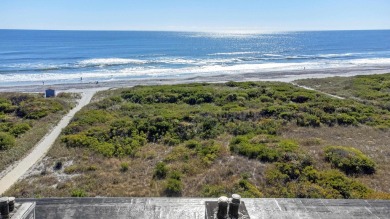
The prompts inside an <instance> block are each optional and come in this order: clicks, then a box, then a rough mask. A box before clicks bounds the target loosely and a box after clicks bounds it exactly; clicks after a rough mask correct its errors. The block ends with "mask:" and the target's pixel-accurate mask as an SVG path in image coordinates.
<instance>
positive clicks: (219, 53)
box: [209, 52, 261, 56]
mask: <svg viewBox="0 0 390 219" xmlns="http://www.w3.org/2000/svg"><path fill="white" fill-rule="evenodd" d="M249 54H261V53H260V52H217V53H212V54H209V55H210V56H219V55H249Z"/></svg>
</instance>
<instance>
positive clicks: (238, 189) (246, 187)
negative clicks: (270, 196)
mask: <svg viewBox="0 0 390 219" xmlns="http://www.w3.org/2000/svg"><path fill="white" fill-rule="evenodd" d="M234 191H235V193H238V194H240V195H241V196H242V197H243V198H260V197H263V194H262V193H261V192H260V190H259V189H258V188H257V187H256V186H255V185H253V184H252V183H250V182H249V181H248V180H247V179H241V180H240V181H239V182H238V184H237V185H236V186H235V188H234Z"/></svg>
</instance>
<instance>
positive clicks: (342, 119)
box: [337, 113, 357, 125]
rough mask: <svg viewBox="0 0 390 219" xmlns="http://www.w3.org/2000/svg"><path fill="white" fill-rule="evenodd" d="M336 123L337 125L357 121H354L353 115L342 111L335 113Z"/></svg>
mask: <svg viewBox="0 0 390 219" xmlns="http://www.w3.org/2000/svg"><path fill="white" fill-rule="evenodd" d="M337 123H338V124H339V125H356V124H357V121H356V119H355V117H353V116H350V115H348V114H346V113H342V114H339V115H337Z"/></svg>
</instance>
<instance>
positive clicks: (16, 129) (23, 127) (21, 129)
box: [9, 122, 31, 137]
mask: <svg viewBox="0 0 390 219" xmlns="http://www.w3.org/2000/svg"><path fill="white" fill-rule="evenodd" d="M30 128H31V126H30V125H29V124H28V123H25V122H23V123H17V124H15V125H14V126H13V127H12V128H11V130H10V131H9V132H10V133H11V134H12V135H13V136H15V137H18V136H19V135H21V134H24V133H26V132H27V131H28V130H30Z"/></svg>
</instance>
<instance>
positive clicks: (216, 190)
mask: <svg viewBox="0 0 390 219" xmlns="http://www.w3.org/2000/svg"><path fill="white" fill-rule="evenodd" d="M222 195H224V196H226V195H227V191H226V188H225V187H224V186H222V185H209V184H206V185H204V186H203V187H202V196H203V197H220V196H222Z"/></svg>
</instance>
